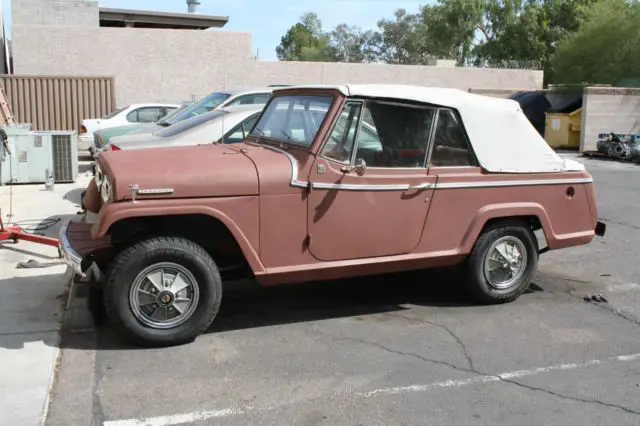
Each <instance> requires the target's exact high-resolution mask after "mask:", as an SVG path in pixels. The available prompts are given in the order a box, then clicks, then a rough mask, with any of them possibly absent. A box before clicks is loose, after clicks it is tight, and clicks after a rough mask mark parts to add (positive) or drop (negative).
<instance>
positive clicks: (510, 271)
mask: <svg viewBox="0 0 640 426" xmlns="http://www.w3.org/2000/svg"><path fill="white" fill-rule="evenodd" d="M537 267H538V250H537V246H536V243H535V241H534V236H533V233H532V232H531V230H530V229H529V227H528V226H526V224H524V223H520V222H502V223H496V224H493V225H490V226H488V227H487V228H486V229H485V230H484V231H483V233H482V234H481V235H480V237H479V238H478V240H477V241H476V243H475V245H474V247H473V250H472V252H471V255H470V256H469V258H468V259H467V262H466V268H467V271H466V274H467V284H468V289H469V291H470V292H471V294H472V296H473V297H474V298H475V299H476V300H478V301H479V302H481V303H505V302H511V301H513V300H515V299H517V298H518V297H520V295H521V294H522V293H524V292H525V291H526V290H527V288H529V284H530V283H531V280H532V279H533V275H534V274H535V272H536V269H537Z"/></svg>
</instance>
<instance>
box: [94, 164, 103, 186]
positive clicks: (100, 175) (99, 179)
mask: <svg viewBox="0 0 640 426" xmlns="http://www.w3.org/2000/svg"><path fill="white" fill-rule="evenodd" d="M95 171H96V174H95V177H94V178H95V180H96V186H97V187H98V189H100V188H101V187H102V181H103V180H104V173H103V172H102V167H100V164H98V163H96V169H95Z"/></svg>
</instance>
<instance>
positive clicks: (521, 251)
mask: <svg viewBox="0 0 640 426" xmlns="http://www.w3.org/2000/svg"><path fill="white" fill-rule="evenodd" d="M526 268H527V250H526V247H525V245H524V243H523V242H522V241H521V240H520V239H519V238H517V237H513V236H505V237H502V238H499V239H498V240H496V241H495V242H494V243H493V244H492V245H491V247H489V250H487V255H486V257H485V261H484V277H485V279H486V280H487V283H488V284H489V285H490V286H491V287H493V288H495V289H498V290H506V289H508V288H509V287H511V286H513V285H514V284H516V283H517V282H518V280H519V279H520V278H521V277H522V276H523V274H524V273H525V270H526Z"/></svg>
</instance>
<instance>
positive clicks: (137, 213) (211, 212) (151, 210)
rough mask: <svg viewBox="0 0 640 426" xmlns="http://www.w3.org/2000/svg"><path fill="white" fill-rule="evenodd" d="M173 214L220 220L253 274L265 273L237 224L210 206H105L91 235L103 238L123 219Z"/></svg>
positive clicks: (128, 204)
mask: <svg viewBox="0 0 640 426" xmlns="http://www.w3.org/2000/svg"><path fill="white" fill-rule="evenodd" d="M173 214H175V215H185V214H201V215H206V216H210V217H212V218H214V219H217V220H219V221H220V222H221V223H222V224H223V225H224V226H225V227H226V228H227V229H228V230H229V232H230V233H231V235H233V237H234V238H235V240H236V242H237V243H238V246H239V247H240V250H242V253H243V254H244V257H245V259H246V260H247V263H248V264H249V266H250V267H251V269H252V270H253V273H254V274H261V273H264V272H265V269H264V266H263V265H262V262H261V261H260V257H259V256H258V253H257V252H256V250H255V249H254V247H253V246H252V245H251V243H250V241H249V239H248V238H247V237H246V235H245V234H244V233H243V232H242V230H241V229H240V228H239V227H238V226H237V224H236V223H235V222H234V221H233V220H231V218H229V217H228V216H227V215H225V214H224V213H222V212H221V211H219V210H217V209H214V208H212V207H208V206H163V207H162V209H161V210H160V209H158V208H157V207H156V206H145V205H143V204H142V203H141V204H139V205H137V206H136V205H135V204H131V203H126V204H119V203H116V204H109V205H105V206H103V209H102V210H101V212H100V215H101V219H102V220H99V221H97V223H96V224H95V225H94V226H93V228H92V229H91V234H92V237H93V238H94V239H98V238H102V237H103V236H104V235H106V234H107V232H108V231H109V228H111V226H112V225H113V224H114V223H116V222H118V221H121V220H123V219H130V218H136V217H150V216H170V215H173Z"/></svg>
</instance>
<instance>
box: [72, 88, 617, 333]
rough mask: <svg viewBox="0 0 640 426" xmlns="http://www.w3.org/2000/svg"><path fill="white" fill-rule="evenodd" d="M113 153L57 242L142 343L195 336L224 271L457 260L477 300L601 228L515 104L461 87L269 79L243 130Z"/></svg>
mask: <svg viewBox="0 0 640 426" xmlns="http://www.w3.org/2000/svg"><path fill="white" fill-rule="evenodd" d="M202 142H203V143H202V144H201V145H198V146H185V147H167V148H154V149H145V150H133V151H112V152H104V153H103V154H101V155H100V158H99V159H98V162H97V165H96V173H95V179H94V181H93V182H92V183H91V185H90V186H89V187H88V188H87V194H86V197H85V200H84V204H85V206H86V208H87V209H88V210H89V211H91V212H93V213H95V216H94V217H95V218H96V219H95V220H92V221H85V222H69V223H67V224H66V225H65V226H64V227H63V228H62V230H61V233H60V241H61V246H62V251H63V255H64V257H65V258H66V261H67V262H68V264H69V265H71V267H72V268H73V269H74V270H75V272H76V273H78V274H80V275H83V276H87V277H88V278H89V279H91V280H92V281H93V282H94V283H95V285H96V286H97V287H99V288H101V289H102V290H101V291H102V293H103V295H102V298H103V301H104V306H105V307H106V313H107V315H108V316H109V317H110V318H111V319H112V320H113V321H114V322H115V324H117V325H118V326H120V327H121V328H122V330H123V331H124V332H126V334H127V335H129V336H130V337H133V338H134V339H135V340H137V341H138V342H139V343H143V344H150V345H173V344H180V343H185V342H189V341H192V340H193V339H195V338H196V336H197V335H198V334H200V333H202V332H203V331H204V330H206V329H207V327H209V325H210V324H211V323H212V322H213V320H214V318H215V317H216V314H217V312H218V308H219V306H220V303H221V300H222V292H223V282H225V281H228V280H231V279H233V278H235V277H238V276H240V277H250V278H253V279H255V280H257V281H258V282H259V283H261V284H263V285H275V284H283V283H291V282H303V281H311V280H314V281H315V280H324V279H333V278H339V277H350V276H362V275H370V274H378V273H386V272H394V271H406V270H419V269H425V268H431V267H442V266H453V265H458V266H459V267H460V268H461V269H462V270H463V271H464V272H465V274H464V276H465V277H466V284H467V287H468V289H469V290H470V292H471V294H473V295H475V297H476V298H477V300H478V301H479V302H481V303H498V302H509V301H512V300H515V299H516V298H517V297H518V296H520V295H521V294H522V293H523V292H524V291H525V290H526V289H527V287H528V286H529V284H530V281H531V279H532V276H533V274H534V272H535V271H536V268H537V264H538V256H539V254H541V253H543V252H545V251H547V250H555V249H562V248H565V247H570V246H576V245H580V244H587V243H589V242H590V241H591V240H592V239H593V238H594V236H595V235H600V236H602V235H604V232H605V224H604V223H602V222H599V221H598V216H597V206H596V200H595V197H594V185H593V179H592V177H591V175H590V174H589V173H588V172H587V171H586V170H585V168H584V166H582V165H581V164H580V163H577V162H575V161H571V160H566V159H563V158H561V157H559V156H558V155H557V154H556V153H555V152H554V151H553V150H552V149H551V148H550V147H549V146H548V145H547V144H546V142H545V141H544V140H543V139H542V138H541V137H540V135H539V134H538V132H537V131H536V130H535V129H534V127H533V126H532V125H531V123H530V122H529V121H528V120H527V118H526V117H525V115H524V114H523V112H522V111H521V109H520V106H519V104H518V103H516V102H515V101H512V100H507V99H498V98H491V97H485V96H480V95H475V94H471V93H467V92H464V91H461V90H456V89H444V88H429V87H414V86H395V85H348V86H297V87H287V88H282V89H278V90H275V91H274V92H273V95H272V97H271V99H270V100H269V102H268V103H267V105H266V106H265V109H264V111H263V112H262V115H261V117H260V118H259V120H258V122H257V123H256V125H255V127H254V128H253V129H252V130H251V132H250V134H249V136H248V137H247V139H246V140H245V141H244V142H243V143H239V144H231V145H222V144H217V143H211V142H210V141H202Z"/></svg>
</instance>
